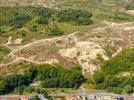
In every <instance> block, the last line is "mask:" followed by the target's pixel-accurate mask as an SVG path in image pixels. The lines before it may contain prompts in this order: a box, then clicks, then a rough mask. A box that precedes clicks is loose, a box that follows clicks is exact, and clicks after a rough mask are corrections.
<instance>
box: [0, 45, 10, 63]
mask: <svg viewBox="0 0 134 100" xmlns="http://www.w3.org/2000/svg"><path fill="white" fill-rule="evenodd" d="M9 52H10V50H9V49H8V48H6V47H4V46H0V63H1V62H6V61H7V60H8V59H6V55H7V54H8V53H9Z"/></svg>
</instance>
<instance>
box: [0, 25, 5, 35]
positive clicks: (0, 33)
mask: <svg viewBox="0 0 134 100" xmlns="http://www.w3.org/2000/svg"><path fill="white" fill-rule="evenodd" d="M4 33H6V32H5V31H4V30H2V28H1V27H0V36H2V35H3V34H4Z"/></svg>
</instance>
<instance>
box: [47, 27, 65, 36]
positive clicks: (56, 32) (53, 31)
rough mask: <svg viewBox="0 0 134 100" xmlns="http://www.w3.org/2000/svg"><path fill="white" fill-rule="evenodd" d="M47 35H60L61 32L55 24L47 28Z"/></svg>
mask: <svg viewBox="0 0 134 100" xmlns="http://www.w3.org/2000/svg"><path fill="white" fill-rule="evenodd" d="M48 35H49V36H60V35H63V32H62V31H61V30H60V29H59V28H58V27H57V26H55V25H54V27H52V28H49V33H48Z"/></svg>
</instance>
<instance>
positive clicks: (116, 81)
mask: <svg viewBox="0 0 134 100" xmlns="http://www.w3.org/2000/svg"><path fill="white" fill-rule="evenodd" d="M123 72H128V73H130V75H129V76H121V75H120V73H123ZM133 72H134V49H133V48H132V49H125V50H123V51H122V52H121V53H119V54H118V55H117V56H116V57H114V58H112V59H111V60H108V61H105V62H104V63H103V64H102V68H101V70H100V71H99V72H97V73H95V75H94V76H93V80H94V83H95V87H96V88H97V89H105V90H107V91H111V92H115V93H123V92H125V93H133V92H134V76H133V75H131V74H132V73H133Z"/></svg>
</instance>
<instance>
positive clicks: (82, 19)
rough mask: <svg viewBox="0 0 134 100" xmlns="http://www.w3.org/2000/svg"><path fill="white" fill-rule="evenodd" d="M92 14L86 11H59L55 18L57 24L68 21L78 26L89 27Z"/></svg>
mask: <svg viewBox="0 0 134 100" xmlns="http://www.w3.org/2000/svg"><path fill="white" fill-rule="evenodd" d="M91 17H92V14H91V13H89V12H88V11H82V10H72V9H68V10H61V11H60V12H59V13H58V14H57V18H58V21H59V22H68V21H74V22H76V23H78V24H79V25H89V24H91V23H92V21H91Z"/></svg>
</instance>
